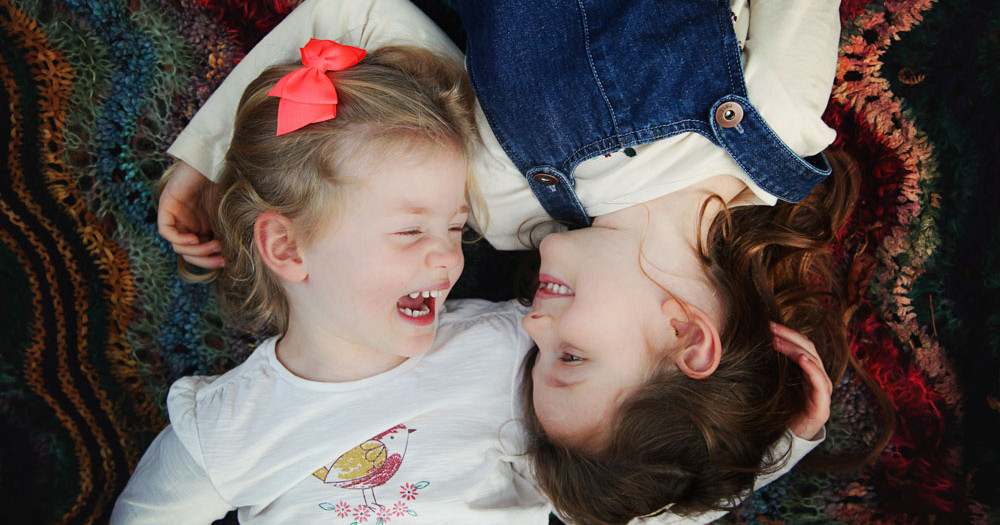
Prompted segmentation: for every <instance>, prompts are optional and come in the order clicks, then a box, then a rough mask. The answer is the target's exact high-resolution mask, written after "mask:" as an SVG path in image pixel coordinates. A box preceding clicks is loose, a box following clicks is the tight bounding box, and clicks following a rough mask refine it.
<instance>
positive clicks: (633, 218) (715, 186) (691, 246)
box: [594, 175, 749, 319]
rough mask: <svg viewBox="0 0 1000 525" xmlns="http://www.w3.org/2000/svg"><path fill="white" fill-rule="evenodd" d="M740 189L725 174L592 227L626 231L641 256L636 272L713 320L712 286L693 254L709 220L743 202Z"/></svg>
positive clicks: (715, 313) (717, 309)
mask: <svg viewBox="0 0 1000 525" xmlns="http://www.w3.org/2000/svg"><path fill="white" fill-rule="evenodd" d="M748 192H749V189H748V188H747V186H746V184H745V183H744V182H743V181H741V180H739V179H737V178H735V177H732V176H729V175H720V176H717V177H713V178H711V179H707V180H705V181H702V182H700V183H698V184H695V185H692V186H689V187H687V188H684V189H682V190H680V191H676V192H673V193H670V194H667V195H664V196H662V197H659V198H656V199H653V200H651V201H647V202H645V203H643V204H639V205H636V206H631V207H629V208H624V209H622V210H618V211H616V212H614V213H610V214H607V215H602V216H600V217H598V218H597V219H595V220H594V226H595V227H605V228H613V229H617V230H624V231H628V232H631V233H632V234H633V235H632V237H633V238H634V239H636V242H637V243H638V247H637V251H638V253H641V257H640V260H641V268H642V271H643V272H644V273H646V274H647V276H648V277H650V278H651V279H653V280H654V281H655V282H657V283H659V284H660V285H661V286H662V287H663V288H664V289H667V290H669V291H670V294H671V295H672V296H674V297H677V298H680V299H683V300H685V301H687V302H689V303H691V304H694V305H695V306H698V307H699V308H701V309H702V310H704V311H705V312H707V313H709V316H710V317H711V318H712V319H718V317H719V312H720V311H721V310H720V308H721V306H720V305H718V304H716V301H715V300H712V299H711V298H712V297H714V286H713V285H712V284H711V283H710V281H709V280H708V277H707V275H706V273H705V268H704V265H703V262H702V259H701V257H700V255H699V252H698V246H699V239H700V240H701V246H706V243H707V238H708V232H709V229H710V227H711V225H712V222H713V221H714V219H715V217H716V216H717V215H718V214H719V213H720V212H721V211H722V210H723V209H725V208H727V207H729V206H732V205H734V204H737V203H739V202H740V200H742V199H745V198H746V196H747V193H748Z"/></svg>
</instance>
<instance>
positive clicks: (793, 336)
mask: <svg viewBox="0 0 1000 525" xmlns="http://www.w3.org/2000/svg"><path fill="white" fill-rule="evenodd" d="M771 331H772V332H773V333H774V346H775V348H776V349H777V350H778V351H779V352H781V353H783V354H785V355H787V356H788V357H790V358H792V359H794V360H795V362H797V363H798V364H799V366H801V367H802V370H803V372H805V374H806V379H807V381H806V409H805V412H803V413H802V415H800V416H799V418H798V419H796V420H795V421H793V422H792V424H791V426H790V427H789V429H788V431H786V432H785V435H784V436H783V437H782V438H781V439H780V440H778V442H776V443H775V444H774V445H772V446H771V451H770V453H769V456H770V458H769V459H780V458H783V459H780V462H779V463H778V465H779V468H778V469H776V470H774V471H771V472H765V473H763V474H760V475H759V476H757V479H756V480H755V481H754V485H753V488H754V490H759V489H761V488H763V487H764V486H766V485H767V484H769V483H771V482H772V481H774V480H776V479H778V478H780V477H781V476H784V475H785V474H787V473H788V472H789V471H791V470H792V467H794V466H795V465H796V464H798V462H799V461H800V460H801V459H802V458H804V457H806V455H807V454H809V453H810V452H812V450H813V449H814V448H816V447H818V446H819V445H820V444H821V443H823V440H825V439H826V429H825V428H824V425H825V424H826V421H827V419H829V417H830V402H831V395H832V394H833V382H832V381H830V376H828V375H827V374H826V371H825V370H824V369H823V362H822V360H821V359H820V357H819V352H817V351H816V347H815V345H813V343H812V341H810V340H809V339H808V338H806V337H805V336H804V335H802V334H800V333H798V332H796V331H795V330H792V329H791V328H788V327H785V326H782V325H779V324H776V323H772V324H771ZM744 498H745V496H744V497H741V498H739V499H737V500H736V501H737V502H738V501H739V500H740V499H744ZM725 515H726V513H725V512H706V513H703V514H699V515H697V516H690V517H682V516H678V515H676V514H672V513H670V512H665V513H663V514H661V515H660V516H657V517H655V518H644V519H643V518H637V519H634V520H632V521H631V522H630V523H631V524H632V525H638V524H656V525H693V524H699V523H710V522H712V521H715V520H717V519H719V518H721V517H723V516H725Z"/></svg>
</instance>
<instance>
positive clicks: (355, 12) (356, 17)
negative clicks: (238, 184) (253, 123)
mask: <svg viewBox="0 0 1000 525" xmlns="http://www.w3.org/2000/svg"><path fill="white" fill-rule="evenodd" d="M309 38H323V39H330V40H334V41H337V42H340V43H342V44H349V45H352V46H356V47H361V48H364V49H368V50H371V49H375V48H378V47H382V46H386V45H396V44H399V45H416V46H420V47H423V48H426V49H430V50H431V51H435V52H438V53H441V54H443V55H445V56H449V57H453V58H454V59H455V60H457V61H461V60H462V54H461V52H460V51H459V50H458V48H457V47H456V46H455V44H454V43H452V42H451V40H450V39H449V38H448V36H447V35H445V34H444V32H443V31H441V29H440V28H438V27H437V25H435V24H434V22H433V21H432V20H431V19H430V18H428V17H427V16H426V15H425V14H424V13H423V12H422V11H420V9H418V8H417V7H416V6H414V5H413V4H411V3H410V2H408V1H406V0H378V1H375V0H306V1H305V2H303V3H302V4H301V5H300V6H298V7H297V8H295V10H293V11H292V12H291V13H289V15H288V16H287V17H286V18H285V19H284V20H283V21H282V22H281V23H280V24H278V25H277V26H276V27H275V28H274V29H273V30H272V31H271V32H270V33H268V34H267V36H265V37H264V38H263V39H262V40H261V41H260V42H259V43H258V44H257V45H256V46H254V48H253V49H252V50H251V51H250V53H249V54H247V56H246V57H245V58H244V59H243V60H242V61H240V63H239V65H237V66H236V67H235V68H234V69H233V71H232V72H231V73H230V74H229V76H228V77H226V80H225V81H224V82H223V83H222V85H221V86H219V88H218V89H217V90H216V91H215V93H213V94H212V96H211V97H210V98H209V99H208V101H207V102H206V103H205V105H204V106H202V108H201V109H200V110H199V111H198V113H197V114H195V116H194V118H193V119H191V122H190V123H188V125H187V126H186V127H185V128H184V131H182V132H181V134H180V135H179V136H178V137H177V140H175V141H174V143H173V145H171V146H170V148H169V149H168V150H167V152H168V153H170V154H171V155H173V156H174V157H176V158H178V159H181V160H183V161H185V162H187V163H188V164H190V165H191V166H192V167H194V169H195V170H197V171H198V172H200V173H202V174H204V175H205V176H206V177H208V178H209V179H211V180H213V181H214V180H216V178H217V176H218V173H219V169H220V168H221V166H222V162H223V160H224V158H225V154H226V150H227V149H228V148H229V140H230V138H231V136H232V128H233V120H234V118H235V115H236V107H237V105H238V103H239V100H240V98H241V97H242V95H243V90H244V89H245V88H246V86H247V85H248V84H249V83H250V82H251V81H252V80H253V79H255V78H257V77H258V76H259V75H260V73H261V72H263V71H264V70H265V69H267V68H268V67H270V66H272V65H275V64H280V63H288V62H294V61H297V60H300V59H301V57H300V54H299V48H300V47H302V46H304V45H305V44H306V42H308V41H309Z"/></svg>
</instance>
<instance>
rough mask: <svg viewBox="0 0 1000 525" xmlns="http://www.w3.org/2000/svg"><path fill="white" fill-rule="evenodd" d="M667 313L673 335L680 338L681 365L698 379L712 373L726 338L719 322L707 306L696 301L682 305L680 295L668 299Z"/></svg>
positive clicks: (677, 354) (676, 361)
mask: <svg viewBox="0 0 1000 525" xmlns="http://www.w3.org/2000/svg"><path fill="white" fill-rule="evenodd" d="M663 313H664V314H666V315H667V316H668V317H669V319H670V327H671V332H672V333H671V334H670V335H671V336H672V337H674V338H675V341H676V342H675V345H676V348H677V349H676V351H675V352H674V364H676V365H677V368H678V369H679V370H680V371H681V372H683V373H684V374H685V375H687V376H688V377H691V378H694V379H704V378H706V377H708V376H710V375H712V373H714V372H715V369H716V368H718V366H719V360H720V359H721V358H722V341H721V338H720V337H719V331H718V330H716V328H715V323H713V322H712V320H711V319H709V317H708V315H707V314H706V313H705V312H704V310H702V309H700V308H698V307H697V306H694V305H692V304H685V305H683V306H682V305H681V304H680V302H678V301H677V300H676V299H668V300H666V301H664V303H663Z"/></svg>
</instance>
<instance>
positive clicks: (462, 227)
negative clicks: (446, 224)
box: [451, 224, 469, 233]
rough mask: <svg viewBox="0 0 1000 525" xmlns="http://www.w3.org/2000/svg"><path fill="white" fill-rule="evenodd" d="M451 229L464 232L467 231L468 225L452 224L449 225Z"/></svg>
mask: <svg viewBox="0 0 1000 525" xmlns="http://www.w3.org/2000/svg"><path fill="white" fill-rule="evenodd" d="M451 231H453V232H460V233H465V232H467V231H469V227H468V226H465V225H464V224H463V225H462V226H452V227H451Z"/></svg>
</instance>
